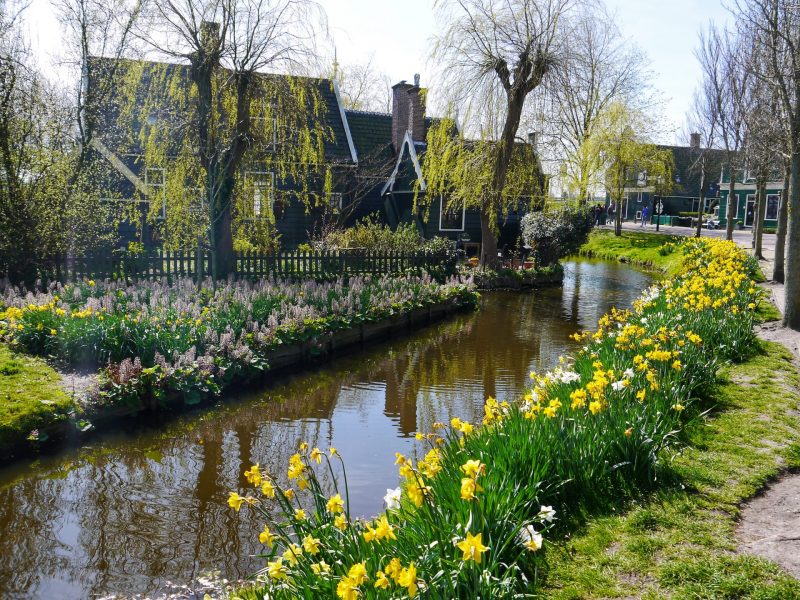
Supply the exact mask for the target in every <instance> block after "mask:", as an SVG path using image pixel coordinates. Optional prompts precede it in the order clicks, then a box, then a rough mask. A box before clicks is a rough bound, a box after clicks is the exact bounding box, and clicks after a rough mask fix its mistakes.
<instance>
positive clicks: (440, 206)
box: [439, 196, 467, 231]
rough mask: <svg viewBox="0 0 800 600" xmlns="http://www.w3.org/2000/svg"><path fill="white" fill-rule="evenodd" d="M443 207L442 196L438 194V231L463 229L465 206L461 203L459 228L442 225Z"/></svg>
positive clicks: (465, 213)
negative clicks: (446, 227) (448, 227)
mask: <svg viewBox="0 0 800 600" xmlns="http://www.w3.org/2000/svg"><path fill="white" fill-rule="evenodd" d="M443 209H444V197H442V196H439V231H464V225H465V223H466V217H467V207H466V206H464V205H463V204H462V205H461V229H445V228H444V227H442V213H443V212H444V211H443Z"/></svg>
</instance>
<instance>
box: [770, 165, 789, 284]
mask: <svg viewBox="0 0 800 600" xmlns="http://www.w3.org/2000/svg"><path fill="white" fill-rule="evenodd" d="M790 170H791V167H790V164H789V160H788V159H786V160H784V163H783V190H782V191H781V203H780V205H779V206H778V228H777V230H776V231H775V267H774V269H773V271H772V280H773V281H777V282H779V283H783V276H784V273H783V266H784V256H785V250H786V224H787V221H788V216H789V210H788V204H789V173H790Z"/></svg>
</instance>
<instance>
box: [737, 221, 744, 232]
mask: <svg viewBox="0 0 800 600" xmlns="http://www.w3.org/2000/svg"><path fill="white" fill-rule="evenodd" d="M736 229H738V230H740V231H741V230H742V229H744V223H742V220H741V219H739V220H738V221H736Z"/></svg>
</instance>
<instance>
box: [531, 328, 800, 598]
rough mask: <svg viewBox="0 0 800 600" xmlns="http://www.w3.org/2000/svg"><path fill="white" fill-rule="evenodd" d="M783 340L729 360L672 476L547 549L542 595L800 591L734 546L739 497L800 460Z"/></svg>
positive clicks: (799, 399)
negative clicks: (736, 361)
mask: <svg viewBox="0 0 800 600" xmlns="http://www.w3.org/2000/svg"><path fill="white" fill-rule="evenodd" d="M791 358H792V357H791V354H790V353H789V351H788V350H786V349H785V348H784V347H783V346H780V345H778V344H773V343H767V342H764V343H762V345H761V347H760V349H759V352H758V353H757V354H756V355H754V356H753V357H751V358H750V359H748V360H747V361H745V362H744V363H742V364H737V365H732V366H729V367H726V368H725V369H724V370H723V371H722V372H721V378H720V382H719V384H718V385H717V387H716V389H715V390H714V391H713V393H712V394H711V395H712V396H713V401H709V408H711V409H712V412H711V413H710V414H709V416H708V417H707V419H706V420H698V421H697V422H696V423H695V424H694V425H693V426H692V427H691V428H690V429H689V430H688V440H687V442H688V445H687V447H686V449H685V450H684V451H683V453H682V454H681V455H679V456H677V457H676V458H675V460H674V461H673V463H672V473H673V475H674V481H670V482H666V483H665V486H664V487H663V488H662V489H661V490H660V491H658V492H656V493H654V494H652V495H651V496H649V497H647V498H646V499H645V500H643V501H641V502H639V503H636V504H635V505H634V506H632V507H630V508H629V510H627V511H625V512H623V513H622V514H615V515H606V516H601V517H596V518H592V519H590V520H589V521H588V523H587V524H586V525H585V526H584V527H582V528H581V529H580V530H579V531H578V532H577V533H576V534H574V535H573V536H572V537H571V538H570V539H569V540H568V541H566V542H564V543H561V544H559V545H558V546H557V547H556V548H555V549H553V550H551V552H550V556H549V562H550V565H549V569H548V572H547V576H546V577H547V579H546V582H545V586H544V589H543V590H542V591H543V595H544V596H545V597H547V598H558V599H567V598H569V599H577V598H620V597H636V598H644V599H650V598H717V599H728V598H729V599H734V598H736V599H738V598H753V599H755V598H758V599H767V598H774V599H776V600H777V599H779V598H781V599H782V598H800V582H798V581H797V580H795V579H794V578H792V577H791V576H790V575H788V574H787V573H785V572H784V571H782V570H781V569H780V568H779V567H777V566H776V565H774V564H773V563H770V562H769V561H766V560H763V559H760V558H756V557H752V556H748V555H744V554H737V553H736V550H737V542H736V538H735V534H734V531H735V527H736V519H737V515H738V514H739V505H740V504H741V503H742V502H743V501H744V500H746V499H748V498H750V497H752V496H753V495H755V494H756V493H757V492H758V491H759V490H760V489H761V488H763V486H764V485H765V484H766V483H767V482H768V481H769V480H771V479H773V478H775V477H776V476H777V475H779V474H780V473H781V471H782V470H783V469H786V468H790V469H791V468H798V467H800V418H798V413H797V412H796V411H797V410H798V407H800V395H798V392H797V390H798V389H800V375H798V372H797V370H796V369H795V367H794V366H793V365H792V363H791Z"/></svg>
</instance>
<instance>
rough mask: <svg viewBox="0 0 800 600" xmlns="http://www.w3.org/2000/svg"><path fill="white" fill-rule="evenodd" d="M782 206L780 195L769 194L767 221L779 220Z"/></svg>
mask: <svg viewBox="0 0 800 600" xmlns="http://www.w3.org/2000/svg"><path fill="white" fill-rule="evenodd" d="M780 205H781V195H780V194H767V214H766V215H765V216H764V218H765V219H770V220H776V219H777V218H778V208H779V207H780Z"/></svg>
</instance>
